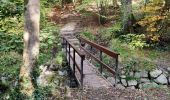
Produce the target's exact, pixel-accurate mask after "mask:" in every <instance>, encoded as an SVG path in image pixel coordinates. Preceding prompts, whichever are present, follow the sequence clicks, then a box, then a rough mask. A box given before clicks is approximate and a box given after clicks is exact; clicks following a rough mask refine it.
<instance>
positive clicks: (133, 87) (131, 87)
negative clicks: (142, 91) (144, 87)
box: [127, 86, 135, 89]
mask: <svg viewBox="0 0 170 100" xmlns="http://www.w3.org/2000/svg"><path fill="white" fill-rule="evenodd" d="M127 89H135V86H130V87H127Z"/></svg>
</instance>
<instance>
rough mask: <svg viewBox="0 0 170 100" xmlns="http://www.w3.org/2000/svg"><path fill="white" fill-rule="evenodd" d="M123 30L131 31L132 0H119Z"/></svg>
mask: <svg viewBox="0 0 170 100" xmlns="http://www.w3.org/2000/svg"><path fill="white" fill-rule="evenodd" d="M121 5H122V7H121V8H122V29H123V32H125V33H127V32H130V33H131V32H133V28H132V17H133V13H132V0H121Z"/></svg>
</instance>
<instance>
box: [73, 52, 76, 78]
mask: <svg viewBox="0 0 170 100" xmlns="http://www.w3.org/2000/svg"><path fill="white" fill-rule="evenodd" d="M75 53H76V51H75V50H74V49H73V73H74V75H75V62H76V61H75V58H76V57H75Z"/></svg>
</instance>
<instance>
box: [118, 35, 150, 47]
mask: <svg viewBox="0 0 170 100" xmlns="http://www.w3.org/2000/svg"><path fill="white" fill-rule="evenodd" d="M120 39H121V40H122V41H124V42H126V43H128V44H129V45H130V46H131V47H132V48H144V47H148V46H149V45H148V44H147V43H146V40H145V35H144V34H140V35H137V34H127V35H121V36H120Z"/></svg>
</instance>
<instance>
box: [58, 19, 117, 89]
mask: <svg viewBox="0 0 170 100" xmlns="http://www.w3.org/2000/svg"><path fill="white" fill-rule="evenodd" d="M80 23H81V21H80ZM80 23H77V22H74V21H73V22H69V23H67V24H66V25H64V26H63V27H62V28H61V30H60V34H61V36H62V45H63V50H64V52H65V55H66V57H67V61H68V64H69V66H70V67H71V69H72V71H73V73H74V75H75V77H76V79H77V81H78V83H79V85H80V86H89V87H93V88H99V87H111V86H113V85H112V84H111V83H110V82H109V81H107V80H106V78H105V77H104V76H102V74H101V73H102V72H103V71H104V70H106V71H107V72H109V73H111V75H112V77H116V76H117V73H116V72H117V70H118V56H119V54H117V53H114V52H112V51H110V50H109V49H107V48H105V47H103V46H100V45H98V44H96V43H94V42H92V41H89V40H88V39H85V38H83V37H76V34H77V33H80V32H81V30H82V29H81V27H80V25H79V24H80ZM87 47H90V48H91V49H94V48H95V49H97V50H98V55H99V56H98V57H97V56H96V55H95V54H93V53H91V52H90V51H89V50H88V49H87ZM96 53H97V52H96ZM106 55H107V56H109V57H111V58H113V59H115V60H114V61H115V64H114V66H110V65H108V64H105V63H104V62H103V56H106ZM89 56H90V57H91V58H92V59H93V60H95V61H96V62H97V63H98V64H99V65H100V68H99V70H98V69H97V67H95V66H94V65H93V64H92V63H90V61H89V60H88V59H87V58H88V57H89ZM115 79H116V78H115Z"/></svg>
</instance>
